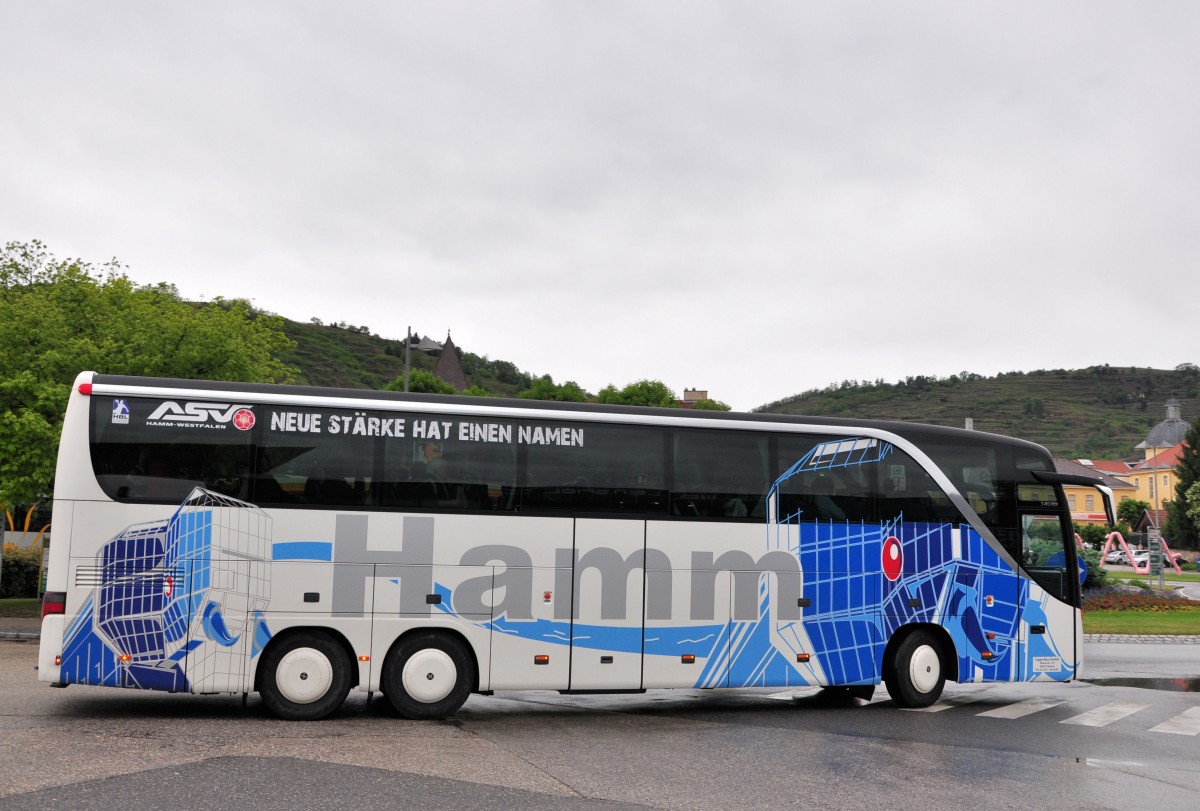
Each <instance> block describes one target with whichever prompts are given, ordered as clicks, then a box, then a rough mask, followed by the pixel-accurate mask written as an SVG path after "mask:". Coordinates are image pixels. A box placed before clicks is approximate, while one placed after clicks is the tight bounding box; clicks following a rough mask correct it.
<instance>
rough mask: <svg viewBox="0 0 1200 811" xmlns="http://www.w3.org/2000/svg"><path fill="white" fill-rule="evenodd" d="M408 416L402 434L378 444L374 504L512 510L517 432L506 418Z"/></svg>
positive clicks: (397, 506) (401, 506) (406, 506)
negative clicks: (379, 454) (379, 472)
mask: <svg viewBox="0 0 1200 811" xmlns="http://www.w3.org/2000/svg"><path fill="white" fill-rule="evenodd" d="M408 419H409V425H410V427H409V431H408V434H407V436H406V437H405V438H404V439H402V440H397V441H395V442H388V443H386V445H385V447H384V456H383V478H382V480H381V481H380V486H379V496H380V501H379V504H380V506H382V507H385V508H389V509H416V508H431V507H436V508H440V509H457V510H511V509H513V506H512V493H513V488H514V486H515V484H516V477H517V452H516V447H517V446H516V444H515V443H516V441H517V439H519V433H518V432H517V431H516V429H515V427H514V424H513V422H512V421H511V420H490V421H488V422H486V423H479V422H461V421H460V422H450V423H447V422H446V420H445V418H444V417H434V416H427V415H420V414H416V415H409V417H408ZM434 424H437V425H438V430H437V431H436V432H435V431H433V430H431V428H430V426H432V425H434ZM447 424H449V425H450V429H449V430H445V428H444V426H445V425H447ZM461 426H465V427H461Z"/></svg>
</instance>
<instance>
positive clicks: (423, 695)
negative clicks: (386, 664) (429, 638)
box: [400, 648, 458, 704]
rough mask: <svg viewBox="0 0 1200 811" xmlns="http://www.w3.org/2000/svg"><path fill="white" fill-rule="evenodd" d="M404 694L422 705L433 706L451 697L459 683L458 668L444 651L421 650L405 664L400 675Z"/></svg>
mask: <svg viewBox="0 0 1200 811" xmlns="http://www.w3.org/2000/svg"><path fill="white" fill-rule="evenodd" d="M400 681H401V683H402V684H403V685H404V692H406V693H408V695H409V696H410V697H411V698H413V699H415V700H417V701H420V702H422V703H425V704H433V703H435V702H438V701H441V700H442V699H443V698H445V697H446V696H448V695H450V693H451V692H453V690H454V685H455V683H456V682H457V681H458V668H457V667H455V666H454V660H453V659H451V658H450V655H449V654H448V653H446V652H445V651H443V650H438V649H437V648H425V649H424V650H419V651H417V652H416V653H414V654H413V655H412V656H410V657H409V658H408V661H407V662H405V663H404V671H403V672H402V673H401V674H400Z"/></svg>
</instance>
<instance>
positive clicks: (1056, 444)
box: [755, 364, 1200, 459]
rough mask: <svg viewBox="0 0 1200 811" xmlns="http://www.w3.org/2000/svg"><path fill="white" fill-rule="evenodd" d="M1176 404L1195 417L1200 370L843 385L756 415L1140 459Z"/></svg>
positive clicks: (1070, 454)
mask: <svg viewBox="0 0 1200 811" xmlns="http://www.w3.org/2000/svg"><path fill="white" fill-rule="evenodd" d="M1172 397H1174V398H1175V399H1177V400H1179V402H1180V403H1181V404H1182V407H1183V418H1184V419H1185V420H1189V421H1194V420H1196V419H1197V418H1200V369H1197V368H1196V367H1195V366H1193V365H1192V364H1183V365H1182V366H1180V367H1179V368H1178V369H1174V370H1161V369H1143V368H1130V367H1115V366H1094V367H1092V368H1090V369H1080V370H1075V371H1067V370H1062V369H1057V370H1054V371H1037V372H1027V373H1023V372H1011V373H1008V374H1002V375H999V376H997V377H980V376H979V375H972V374H967V373H964V374H962V375H952V376H950V377H949V378H932V377H910V378H907V379H905V380H904V381H902V382H899V383H895V384H889V383H882V382H878V383H859V382H856V381H846V382H844V383H841V384H839V385H835V386H830V387H828V388H826V389H822V390H820V391H808V392H804V393H802V394H798V395H796V396H794V397H789V398H786V399H784V400H779V401H777V402H774V403H770V404H768V405H765V406H762V407H761V408H758V409H755V410H756V411H761V412H766V413H770V414H809V415H813V416H826V417H856V418H871V419H890V420H908V421H913V422H924V423H931V424H933V425H951V426H958V427H961V426H963V425H964V424H965V423H966V420H967V419H968V418H970V419H971V420H972V422H973V425H974V427H975V429H976V430H978V431H989V432H992V433H996V434H1005V435H1008V436H1015V437H1020V438H1022V439H1028V440H1030V441H1032V442H1037V443H1038V444H1040V445H1044V446H1045V447H1047V448H1049V449H1050V451H1051V452H1052V453H1053V454H1054V455H1055V456H1057V457H1060V458H1095V459H1125V458H1133V457H1136V458H1141V455H1140V452H1139V451H1136V450H1134V446H1135V445H1137V444H1138V443H1139V442H1141V441H1142V440H1144V439H1145V438H1146V433H1147V432H1148V431H1149V429H1150V428H1151V427H1152V426H1154V425H1155V424H1156V423H1158V422H1160V421H1161V420H1162V419H1164V417H1165V416H1166V411H1165V403H1166V401H1167V400H1168V399H1170V398H1172Z"/></svg>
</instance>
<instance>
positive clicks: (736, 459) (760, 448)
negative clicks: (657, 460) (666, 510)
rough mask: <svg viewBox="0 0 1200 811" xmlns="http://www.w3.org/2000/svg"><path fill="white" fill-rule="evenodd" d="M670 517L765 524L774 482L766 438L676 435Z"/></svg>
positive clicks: (731, 433)
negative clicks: (750, 520)
mask: <svg viewBox="0 0 1200 811" xmlns="http://www.w3.org/2000/svg"><path fill="white" fill-rule="evenodd" d="M672 445H673V451H674V454H673V469H674V483H673V484H672V487H671V514H672V515H678V516H682V517H685V518H762V516H763V515H765V512H764V509H765V504H764V500H765V498H766V494H767V490H768V489H770V486H771V481H770V478H769V476H768V469H767V465H768V458H769V456H768V445H767V435H766V434H751V433H744V432H741V431H676V432H674V435H673V438H672Z"/></svg>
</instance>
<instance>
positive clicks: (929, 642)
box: [884, 629, 946, 707]
mask: <svg viewBox="0 0 1200 811" xmlns="http://www.w3.org/2000/svg"><path fill="white" fill-rule="evenodd" d="M884 680H885V681H886V682H887V691H888V695H890V696H891V697H892V700H893V701H895V702H896V703H897V704H898V705H900V706H901V707H928V706H929V705H931V704H933V702H935V701H937V700H938V697H939V696H940V695H941V694H942V688H943V687H944V686H945V685H946V674H945V672H944V671H943V669H942V657H941V652H940V651H939V650H938V644H937V640H936V639H934V637H933V634H931V633H929V632H928V631H925V630H920V629H918V630H916V631H913V632H912V633H911V634H909V635H908V636H906V637H905V638H904V639H903V640H902V641H901V642H900V644H899V645H897V646H896V652H895V654H893V656H892V660H891V662H889V663H888V668H887V672H886V673H885V676H884Z"/></svg>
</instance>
